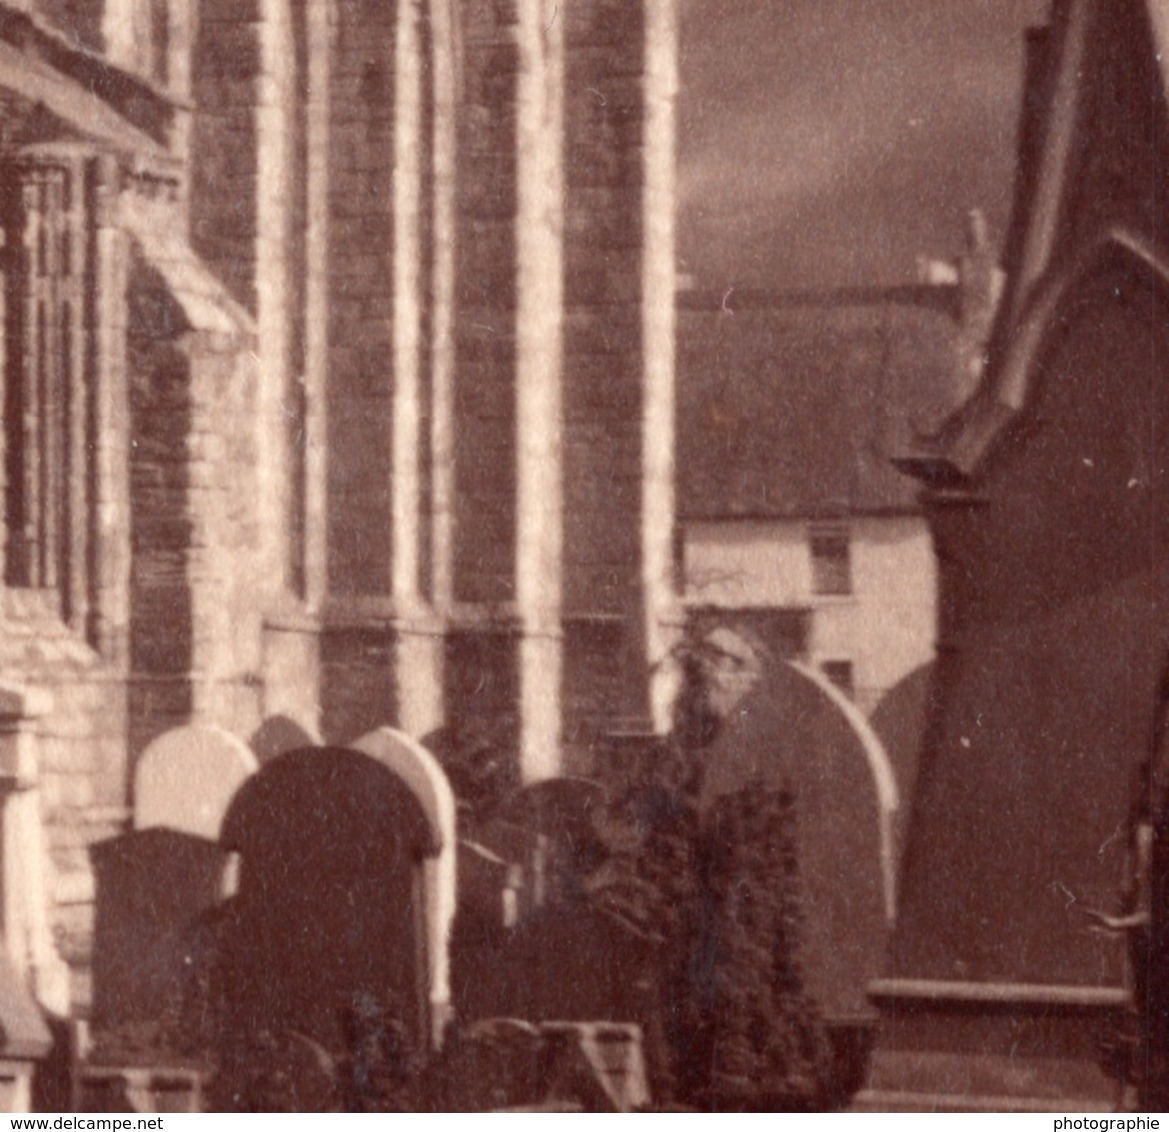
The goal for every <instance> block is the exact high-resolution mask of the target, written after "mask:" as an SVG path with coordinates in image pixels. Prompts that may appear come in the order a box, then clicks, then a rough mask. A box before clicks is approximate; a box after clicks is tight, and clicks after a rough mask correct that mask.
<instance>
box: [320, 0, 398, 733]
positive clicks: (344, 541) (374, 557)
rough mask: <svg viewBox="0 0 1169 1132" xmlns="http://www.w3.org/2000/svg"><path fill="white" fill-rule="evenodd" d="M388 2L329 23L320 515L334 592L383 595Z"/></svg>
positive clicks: (388, 347) (347, 4)
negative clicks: (324, 439) (324, 458)
mask: <svg viewBox="0 0 1169 1132" xmlns="http://www.w3.org/2000/svg"><path fill="white" fill-rule="evenodd" d="M394 8H395V5H394V4H390V3H386V2H385V0H342V2H341V3H339V4H338V5H337V11H336V27H335V30H334V35H335V40H334V52H333V62H332V68H331V83H332V86H331V91H330V124H329V133H330V145H331V149H330V167H329V236H330V247H329V271H328V284H329V355H328V357H329V361H328V393H327V413H328V442H329V450H330V460H329V468H328V504H327V516H328V517H327V522H328V574H329V584H330V590H331V591H332V593H333V594H343V595H349V594H383V595H388V593H389V583H390V573H391V567H392V554H393V547H392V545H391V538H390V532H391V521H392V516H391V511H390V492H391V483H392V480H391V447H390V438H391V430H392V419H391V406H392V396H393V377H392V366H393V363H392V348H393V300H394V295H393V281H394V273H393V250H394V249H393V232H394V228H393V222H394V217H393V211H392V202H393V199H394V198H393V192H394V169H393V157H394V144H393V141H394V139H393V125H394V36H395V12H394ZM382 722H384V720H383V721H382Z"/></svg>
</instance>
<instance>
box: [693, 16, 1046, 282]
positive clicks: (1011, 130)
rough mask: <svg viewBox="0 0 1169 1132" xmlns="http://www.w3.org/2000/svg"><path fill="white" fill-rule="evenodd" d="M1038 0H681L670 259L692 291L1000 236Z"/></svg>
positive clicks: (847, 267)
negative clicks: (975, 221)
mask: <svg viewBox="0 0 1169 1132" xmlns="http://www.w3.org/2000/svg"><path fill="white" fill-rule="evenodd" d="M1048 7H1049V0H681V51H680V71H681V92H680V95H679V100H678V159H679V166H678V191H679V223H678V252H679V268H680V270H681V271H682V272H683V273H685V274H687V275H690V276H692V277H693V278H694V280H695V282H696V285H697V286H699V287H700V288H702V289H704V290H705V289H709V290H718V289H725V288H727V287H731V286H737V287H751V286H755V287H773V288H804V287H812V288H814V287H827V286H844V285H865V284H883V283H904V282H912V281H913V280H914V278H915V264H916V259H917V256H918V255H928V256H931V257H934V258H952V257H953V256H955V255H957V254H958V253H959V252H960V251H961V249H962V246H963V233H964V222H965V216H966V213H967V211H968V210H969V209H970V208H974V207H978V208H981V209H982V210H983V212H984V213H985V214H986V216H987V219H988V221H989V226H990V231H991V236H992V238H993V239H1001V237H1002V233H1003V230H1004V228H1005V226H1006V223H1007V220H1008V215H1009V210H1010V200H1011V187H1012V178H1013V170H1014V147H1015V130H1016V124H1017V121H1018V108H1019V102H1020V95H1021V84H1022V75H1023V31H1024V29H1025V28H1026V27H1027V26H1028V25H1029V24H1038V23H1043V22H1044V21H1045V18H1046V14H1047V10H1048Z"/></svg>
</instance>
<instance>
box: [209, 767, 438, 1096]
mask: <svg viewBox="0 0 1169 1132" xmlns="http://www.w3.org/2000/svg"><path fill="white" fill-rule="evenodd" d="M221 844H222V846H223V848H224V849H226V850H229V851H233V852H237V853H238V854H239V855H240V881H239V892H238V895H237V896H236V898H235V899H234V900H233V901H232V907H231V912H230V922H229V924H228V926H227V929H226V932H225V946H224V952H223V955H222V958H221V980H222V988H223V1001H224V1011H225V1017H226V1025H225V1028H224V1035H225V1038H224V1045H223V1047H222V1048H221V1050H220V1055H221V1058H222V1061H223V1064H224V1066H225V1076H226V1077H227V1078H228V1079H229V1080H230V1078H231V1076H232V1075H233V1074H235V1076H236V1078H237V1079H246V1078H247V1076H248V1074H249V1072H252V1070H253V1067H252V1065H251V1063H250V1061H249V1059H250V1058H251V1057H252V1055H253V1053H254V1051H255V1050H256V1049H258V1048H262V1047H263V1046H265V1045H272V1044H273V1043H276V1044H277V1045H279V1044H280V1043H281V1042H286V1041H287V1040H288V1038H289V1036H290V1035H296V1036H298V1040H308V1041H310V1042H312V1043H315V1045H316V1046H319V1047H320V1048H321V1049H322V1050H324V1051H327V1053H328V1054H329V1056H331V1057H333V1058H335V1059H341V1058H343V1057H344V1056H345V1054H346V1051H347V1048H348V1042H349V1040H350V1036H351V1031H352V1027H353V1024H354V1019H355V1018H356V1017H358V1016H360V1017H362V1018H368V1017H370V1016H371V1014H372V1013H378V1014H380V1015H383V1016H384V1017H385V1018H386V1020H387V1023H386V1024H387V1025H391V1024H392V1025H394V1026H396V1027H399V1028H400V1029H401V1031H402V1033H404V1034H405V1035H406V1036H407V1039H408V1041H409V1043H410V1046H411V1049H412V1050H413V1051H414V1053H415V1054H416V1055H417V1056H422V1054H423V1053H424V1052H425V1051H426V1050H427V1049H428V1048H429V1045H430V1020H429V1016H428V1015H429V1002H428V999H429V995H428V987H427V967H426V960H425V955H426V944H425V908H424V901H423V898H422V888H423V886H422V870H421V866H422V863H423V861H424V860H425V859H427V858H431V857H434V856H435V855H436V854H437V853H438V852H439V851H440V850H441V848H442V846H441V843H440V842H439V841H438V839H437V838H436V837H435V835H434V831H433V828H432V826H431V823H430V821H429V820H428V818H427V815H426V813H425V811H424V810H423V807H422V806H421V805H420V803H419V801H418V799H417V797H416V796H415V794H414V792H413V791H412V790H411V789H410V788H409V787H408V786H407V785H406V783H405V782H404V781H403V779H402V778H401V777H399V776H398V775H397V774H395V773H394V772H393V771H391V770H390V769H389V767H387V766H386V765H385V764H384V763H382V762H379V761H378V760H376V759H373V758H370V757H369V756H368V755H365V754H362V753H361V752H359V751H354V750H346V749H344V748H337V747H315V748H306V749H302V750H298V751H290V752H288V753H286V754H284V755H281V756H279V757H278V758H276V759H273V760H272V761H271V762H269V763H268V764H267V765H266V766H264V767H263V768H262V769H261V770H260V772H259V773H258V774H256V775H255V776H254V777H253V778H251V779H250V780H249V781H248V782H247V783H246V784H245V785H244V787H243V788H242V789H241V790H240V792H239V794H238V795H237V796H236V798H235V799H234V800H233V802H232V805H231V808H230V810H229V811H228V814H227V817H226V819H225V820H224V823H223V834H222V839H221Z"/></svg>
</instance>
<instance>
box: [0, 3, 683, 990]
mask: <svg viewBox="0 0 1169 1132" xmlns="http://www.w3.org/2000/svg"><path fill="white" fill-rule="evenodd" d="M675 25H676V12H675V11H674V5H673V3H672V2H670V0H644V2H641V3H631V2H630V0H9V2H6V3H3V4H0V98H2V100H3V107H4V112H3V115H2V116H0V234H2V237H3V240H2V248H0V303H2V309H3V316H2V318H0V328H2V331H0V388H2V394H0V395H2V397H3V404H4V415H3V430H2V435H0V441H2V459H0V474H2V476H3V501H4V508H3V526H2V531H3V540H2V544H0V545H2V552H3V553H2V575H3V585H2V587H0V709H2V710H0V714H2V715H3V717H4V718H3V721H2V723H0V732H2V733H3V739H2V741H0V748H2V749H0V755H2V756H3V757H2V758H0V764H2V770H3V777H2V782H3V787H4V798H5V802H4V805H5V807H6V809H5V840H6V844H5V862H6V867H7V869H9V870H11V869H17V868H19V869H20V870H21V874H20V875H21V876H23V877H24V878H26V879H25V880H24V881H22V882H21V884H20V885H19V886H18V887H16V888H10V886H8V885H5V894H4V924H3V928H4V932H5V936H6V939H7V942H8V947H9V951H10V953H11V954H12V956H13V959H14V962H15V963H16V965H17V967H18V968H19V969H21V970H25V971H30V973H31V975H32V976H33V979H34V982H35V983H36V985H37V991H38V997H40V998H41V1000H42V1002H45V1003H46V1005H49V1006H50V1007H52V1008H54V1009H56V1010H58V1011H60V1012H62V1013H66V1012H74V1011H76V1010H77V1009H79V1008H80V1009H84V1006H85V1002H86V997H87V994H88V973H87V969H88V948H89V946H90V943H91V921H92V905H93V878H92V873H91V869H90V866H89V847H90V846H91V845H92V844H93V843H95V842H96V841H98V840H101V839H102V838H105V837H108V836H110V835H111V834H113V833H116V832H118V831H119V830H120V829H122V828H124V826H125V822H126V818H127V813H128V806H129V805H130V804H131V802H132V798H131V796H130V794H131V783H132V779H133V768H134V765H135V760H136V758H137V756H138V755H139V754H140V752H141V751H142V750H143V749H144V748H145V747H146V746H147V744H149V743H150V742H151V740H153V739H154V738H156V737H157V736H158V735H160V734H162V733H163V732H165V731H167V730H168V729H170V728H173V727H175V726H179V725H183V724H186V723H201V724H211V725H216V726H219V727H222V728H224V729H225V730H227V731H229V732H231V733H233V734H234V735H237V736H239V737H240V738H242V739H244V740H245V741H246V740H247V739H248V738H249V737H250V736H252V735H254V734H255V733H256V731H257V730H258V729H259V728H260V727H261V725H262V724H263V723H264V721H266V720H271V719H273V718H277V717H283V718H285V719H287V720H290V721H294V722H295V723H296V724H298V725H299V726H300V727H302V728H303V729H304V730H305V731H306V732H308V733H309V734H312V735H316V736H319V737H320V738H321V739H323V740H324V741H326V742H332V743H345V742H348V741H351V740H352V739H353V738H354V737H356V736H358V735H360V734H363V733H364V732H367V731H368V730H370V729H371V728H374V727H377V726H379V725H382V724H387V723H389V724H393V725H395V726H397V727H399V728H401V729H402V730H403V731H406V732H408V733H409V734H412V735H416V736H424V735H427V734H431V733H434V732H435V731H437V730H439V729H446V730H447V731H448V732H452V733H466V732H470V731H476V732H480V733H486V734H489V735H490V737H491V739H492V741H493V742H495V743H497V744H500V745H501V746H502V747H503V748H504V749H505V750H507V751H508V752H510V753H511V754H512V755H513V756H514V759H515V761H516V765H517V767H518V772H519V774H520V775H521V777H522V778H523V779H524V780H526V781H535V780H539V779H541V778H544V777H548V776H551V775H555V774H560V773H570V772H573V771H582V770H587V769H588V768H589V767H590V765H591V761H592V760H593V758H594V757H595V753H596V751H597V750H598V749H599V748H600V746H602V745H603V744H604V743H605V742H607V741H608V740H609V739H610V738H611V737H612V736H613V735H614V734H615V733H625V734H628V733H630V732H633V733H646V732H652V731H654V730H661V729H662V728H663V727H664V726H665V723H666V715H667V711H668V697H669V688H668V680H667V675H666V673H667V670H668V664H666V663H665V662H666V660H667V659H668V656H669V649H670V641H671V634H672V633H673V632H674V631H675V630H676V625H677V619H678V612H677V609H678V606H677V601H676V586H675V578H674V574H675V561H674V560H675V549H674V543H675V540H674V522H673V514H674V506H673V498H672V492H673V478H674V477H673V447H674V445H673V429H674V423H673V422H674V399H673V339H674V333H673V320H674V290H675V287H674V250H673V241H674V232H673V217H674V181H673V177H674V172H673V170H674V160H673V147H674V121H673V113H674V109H673V108H674V97H675V92H676V86H677V74H676V26H675ZM9 875H12V874H9ZM34 881H35V884H34ZM46 941H48V942H46Z"/></svg>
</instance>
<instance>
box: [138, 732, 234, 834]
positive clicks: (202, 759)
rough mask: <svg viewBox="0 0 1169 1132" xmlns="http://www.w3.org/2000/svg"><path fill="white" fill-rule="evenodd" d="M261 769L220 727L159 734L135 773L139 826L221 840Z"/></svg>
mask: <svg viewBox="0 0 1169 1132" xmlns="http://www.w3.org/2000/svg"><path fill="white" fill-rule="evenodd" d="M256 770H257V763H256V756H255V755H254V754H252V752H251V751H250V750H249V749H248V748H247V746H246V745H245V744H244V743H243V742H241V741H240V740H239V739H237V738H236V737H235V736H234V735H232V734H230V733H229V732H227V731H224V730H223V729H222V728H219V727H204V726H198V727H178V728H175V729H174V730H173V731H168V732H166V734H164V735H160V736H159V737H158V738H157V739H155V740H154V742H153V743H151V744H150V746H149V747H147V748H146V750H145V751H143V752H142V756H141V758H139V760H138V766H137V769H136V770H135V772H134V828H135V829H152V828H155V827H158V828H163V829H173V830H177V831H179V832H180V833H190V834H194V835H195V836H197V837H205V838H207V839H208V840H210V841H216V840H218V838H219V831H220V827H221V825H222V824H223V817H224V815H225V814H226V813H227V808H228V806H229V804H230V803H231V800H232V798H233V797H234V795H235V793H236V791H237V790H238V789H239V788H240V787H241V786H242V785H243V784H244V782H246V781H247V779H248V778H249V777H250V776H251V775H253V774H254V773H255V772H256Z"/></svg>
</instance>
